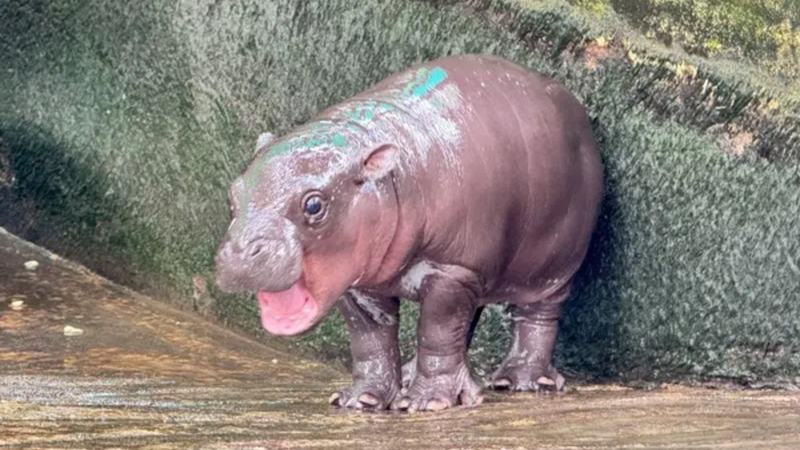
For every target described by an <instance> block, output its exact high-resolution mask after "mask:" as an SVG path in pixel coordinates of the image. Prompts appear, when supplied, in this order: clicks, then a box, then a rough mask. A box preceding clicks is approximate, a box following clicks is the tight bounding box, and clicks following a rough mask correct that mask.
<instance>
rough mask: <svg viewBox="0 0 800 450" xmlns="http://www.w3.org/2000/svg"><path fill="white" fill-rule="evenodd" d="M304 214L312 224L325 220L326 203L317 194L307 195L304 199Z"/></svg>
mask: <svg viewBox="0 0 800 450" xmlns="http://www.w3.org/2000/svg"><path fill="white" fill-rule="evenodd" d="M303 214H304V215H305V216H306V220H308V222H309V223H310V224H314V223H318V222H319V221H321V220H322V219H324V218H325V201H324V200H323V198H322V196H321V195H320V194H319V193H317V192H312V193H309V194H306V196H305V197H304V198H303Z"/></svg>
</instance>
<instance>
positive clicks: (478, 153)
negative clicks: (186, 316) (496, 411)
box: [216, 55, 603, 411]
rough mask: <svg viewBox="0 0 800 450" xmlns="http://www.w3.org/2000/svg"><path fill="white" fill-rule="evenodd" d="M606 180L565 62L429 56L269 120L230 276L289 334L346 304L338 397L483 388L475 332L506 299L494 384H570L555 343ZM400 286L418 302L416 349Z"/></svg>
mask: <svg viewBox="0 0 800 450" xmlns="http://www.w3.org/2000/svg"><path fill="white" fill-rule="evenodd" d="M602 184H603V179H602V166H601V160H600V155H599V153H598V150H597V147H596V143H595V140H594V138H593V136H592V131H591V127H590V122H589V120H588V117H587V115H586V113H585V111H584V109H583V108H582V106H581V105H580V104H579V102H578V101H577V100H576V99H575V98H574V97H573V96H572V95H571V94H570V93H568V92H567V91H566V90H565V89H564V87H563V86H561V85H560V84H558V83H557V82H556V81H554V80H553V79H551V78H548V77H547V76H544V75H542V74H538V73H535V72H531V71H529V70H527V69H526V68H523V67H522V66H520V65H517V64H516V63H513V62H510V61H507V60H505V59H502V58H499V57H495V56H489V55H460V56H450V57H445V58H441V59H438V60H434V61H429V62H427V63H423V64H417V65H415V66H412V67H410V68H408V69H406V70H404V71H401V72H399V73H395V74H394V75H392V76H390V77H388V78H386V79H384V80H383V81H381V82H379V83H378V84H376V85H374V86H373V87H372V88H370V89H368V90H366V91H364V92H362V93H360V94H358V95H356V96H354V97H352V98H350V99H348V100H346V101H344V102H342V103H339V104H337V105H335V106H332V107H330V108H328V109H326V110H325V111H323V112H322V113H320V114H319V115H318V116H316V117H315V118H314V119H313V120H311V121H309V122H308V123H306V124H304V125H302V126H299V127H297V128H295V129H294V130H292V131H291V132H290V133H288V134H286V135H284V136H281V137H280V138H278V137H275V136H273V135H272V134H270V133H264V134H262V135H261V136H260V137H259V140H258V145H257V149H256V153H255V155H254V157H253V160H252V161H251V163H250V165H249V166H248V167H247V169H246V170H245V171H244V172H243V173H242V174H241V175H240V176H239V177H238V178H237V179H236V180H235V181H234V182H233V185H232V187H231V189H230V196H229V200H230V206H231V214H232V220H231V222H230V226H229V228H228V230H227V232H226V234H225V237H224V239H223V242H222V244H221V245H220V248H219V252H218V254H217V256H216V265H217V266H216V270H217V272H216V277H217V283H218V285H219V287H220V288H221V289H222V290H223V291H226V292H237V291H247V292H253V293H255V295H256V298H257V301H258V305H259V307H260V310H261V321H262V324H263V326H264V328H265V329H266V330H267V331H268V332H270V333H273V334H276V335H283V336H292V335H298V334H301V333H304V332H307V331H309V330H310V329H312V328H313V327H314V326H315V325H316V324H318V323H319V322H320V321H321V320H322V319H323V318H324V317H325V315H326V313H328V312H329V311H330V310H331V309H332V308H333V307H335V306H336V307H338V308H339V310H340V311H341V313H342V315H343V317H344V319H345V321H346V322H347V326H348V328H349V331H350V335H351V340H352V342H351V352H352V358H353V368H352V372H353V373H352V375H353V384H352V385H351V386H349V387H348V388H346V389H343V390H341V391H339V392H337V393H334V394H333V396H332V397H331V403H332V404H334V405H338V406H340V407H346V408H365V409H387V408H392V409H400V410H407V411H417V410H440V409H444V408H447V407H452V406H455V405H458V404H461V405H477V404H480V403H481V401H482V398H483V397H482V395H481V392H480V391H481V388H480V386H479V385H478V384H477V383H476V382H475V381H474V379H473V378H472V376H471V374H470V371H469V368H468V361H467V346H468V340H469V337H468V335H470V334H471V328H472V327H473V326H474V322H475V320H474V318H475V317H476V311H478V310H479V309H480V308H483V307H484V306H485V305H487V304H491V303H498V302H504V303H508V304H509V305H511V310H512V314H513V317H514V322H513V324H514V325H513V326H514V329H513V341H512V345H511V348H510V350H509V353H508V356H507V357H506V359H505V361H504V362H503V364H502V366H501V367H500V368H499V369H498V371H497V372H496V373H495V374H494V378H493V381H492V386H493V387H495V388H504V389H506V388H507V389H511V390H520V391H536V390H540V389H555V390H561V389H562V388H563V386H564V378H563V377H562V376H561V375H560V374H559V373H558V371H557V370H556V369H555V368H554V367H553V366H552V364H551V354H552V351H553V347H554V344H555V339H556V333H557V325H558V319H559V315H560V313H561V308H562V304H563V302H564V301H565V299H566V298H567V297H568V296H569V293H570V289H571V286H572V283H573V278H574V275H575V273H576V271H577V270H578V268H579V267H580V265H581V264H582V262H583V260H584V258H585V255H586V252H587V248H588V245H589V241H590V238H591V235H592V232H593V229H594V227H595V223H596V219H597V215H598V209H599V203H600V200H601V196H602ZM400 298H404V299H407V300H411V301H418V302H419V305H420V319H419V327H418V340H417V353H416V357H415V358H414V359H412V360H411V361H410V362H409V363H408V364H407V365H406V366H405V367H401V362H400V352H399V349H398V336H397V333H398V322H399V312H398V311H399V301H400V300H399V299H400Z"/></svg>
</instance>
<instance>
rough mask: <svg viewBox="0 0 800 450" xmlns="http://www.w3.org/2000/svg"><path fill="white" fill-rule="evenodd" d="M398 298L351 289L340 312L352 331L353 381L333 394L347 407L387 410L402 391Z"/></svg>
mask: <svg viewBox="0 0 800 450" xmlns="http://www.w3.org/2000/svg"><path fill="white" fill-rule="evenodd" d="M399 304H400V301H399V300H398V299H396V298H385V299H382V298H373V297H370V296H366V295H364V294H362V293H359V292H348V293H347V294H345V295H344V297H343V298H342V300H341V301H340V302H339V311H341V313H342V316H343V317H344V319H345V322H347V327H348V329H349V330H350V338H351V343H350V351H351V354H352V357H353V370H352V373H353V384H351V385H350V386H349V387H347V388H345V389H342V390H340V391H339V392H337V393H335V394H333V395H332V396H331V404H333V405H335V406H339V407H343V408H355V409H386V408H388V407H389V405H390V404H391V402H392V400H394V398H395V396H396V395H397V393H398V392H399V391H400V348H399V346H398V342H397V331H398V326H399Z"/></svg>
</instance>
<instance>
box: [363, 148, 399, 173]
mask: <svg viewBox="0 0 800 450" xmlns="http://www.w3.org/2000/svg"><path fill="white" fill-rule="evenodd" d="M396 165H397V147H395V146H394V145H392V144H383V145H380V146H378V147H376V148H375V149H373V150H372V151H371V152H369V154H368V155H367V157H366V158H365V159H364V164H363V165H362V167H361V176H360V181H362V182H363V181H367V180H369V181H377V180H380V179H382V178H384V177H385V176H387V175H389V174H390V173H391V172H392V170H394V168H395V166H396Z"/></svg>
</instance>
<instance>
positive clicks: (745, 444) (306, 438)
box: [0, 229, 800, 450]
mask: <svg viewBox="0 0 800 450" xmlns="http://www.w3.org/2000/svg"><path fill="white" fill-rule="evenodd" d="M31 261H36V262H37V263H38V265H37V264H33V263H30V262H31ZM26 263H28V265H27V267H26ZM348 382H349V378H348V375H347V374H346V373H341V372H338V371H335V370H333V369H332V368H329V367H327V366H325V365H323V364H319V363H316V362H313V361H308V360H304V359H300V358H298V357H295V356H293V355H291V354H289V353H286V352H285V351H283V350H281V349H279V348H271V347H269V346H266V345H264V344H263V343H260V342H255V341H251V340H249V339H247V338H246V337H242V336H239V335H237V334H235V333H232V332H229V331H227V330H225V329H222V328H220V327H218V326H215V325H212V324H209V323H207V322H205V321H203V320H202V319H200V318H198V317H195V316H192V315H190V314H187V313H183V312H180V311H177V310H175V309H173V308H171V307H169V306H167V305H165V304H163V303H160V302H157V301H154V300H152V299H149V298H147V297H143V296H141V295H138V294H135V293H132V292H129V291H127V290H126V289H123V288H120V287H119V286H116V285H113V284H112V283H110V282H108V281H106V280H104V279H102V278H100V277H98V276H97V275H95V274H93V273H91V272H89V271H87V270H85V269H83V268H81V267H79V266H76V265H74V264H71V263H69V262H67V261H64V260H62V259H60V258H58V257H57V256H55V255H52V254H49V253H47V252H45V251H43V250H41V249H38V248H36V247H34V246H32V245H31V244H28V243H26V242H23V241H21V240H19V239H17V238H15V237H14V236H11V235H9V234H8V233H5V232H4V231H3V230H2V229H0V448H9V449H17V448H20V449H22V448H25V449H55V448H153V449H173V448H174V449H187V448H191V449H195V448H198V449H199V448H203V449H233V448H237V449H345V448H346V449H362V448H363V449H509V450H510V449H612V448H613V449H712V448H715V449H716V448H725V449H798V448H800V393H787V392H769V391H743V390H736V391H734V390H723V389H716V390H712V389H702V388H688V387H679V386H665V387H663V388H661V389H656V390H652V391H643V390H633V389H627V388H622V387H618V386H580V387H576V388H573V389H571V390H570V391H569V392H568V393H566V394H562V395H558V396H535V395H529V394H518V395H505V394H495V393H488V395H487V400H486V402H485V403H484V404H483V405H482V406H480V407H478V408H473V409H458V408H457V409H453V410H449V411H444V412H441V413H436V414H426V413H420V414H413V415H405V414H394V413H382V414H370V413H359V412H344V411H338V410H335V409H333V408H332V407H330V406H329V405H328V404H327V399H328V397H329V396H330V394H331V393H332V392H334V391H335V390H336V389H338V388H339V387H341V386H343V385H345V384H346V383H348Z"/></svg>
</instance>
